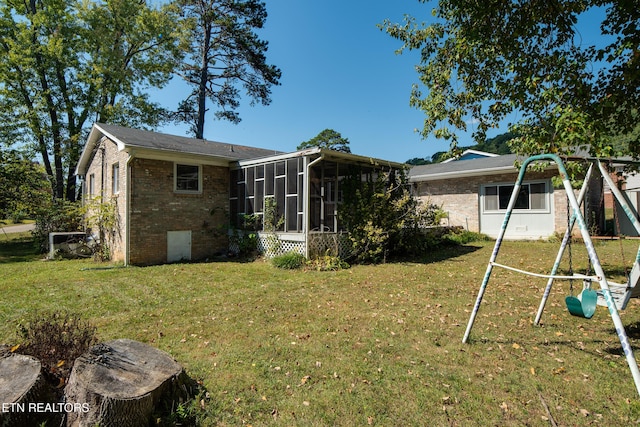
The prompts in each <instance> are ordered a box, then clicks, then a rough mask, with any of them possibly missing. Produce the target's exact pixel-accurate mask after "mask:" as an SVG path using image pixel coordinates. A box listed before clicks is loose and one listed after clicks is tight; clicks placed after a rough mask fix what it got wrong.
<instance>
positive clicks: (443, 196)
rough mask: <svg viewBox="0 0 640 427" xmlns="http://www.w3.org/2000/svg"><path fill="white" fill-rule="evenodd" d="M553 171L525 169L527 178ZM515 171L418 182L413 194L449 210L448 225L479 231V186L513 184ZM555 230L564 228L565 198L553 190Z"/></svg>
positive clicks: (550, 173)
mask: <svg viewBox="0 0 640 427" xmlns="http://www.w3.org/2000/svg"><path fill="white" fill-rule="evenodd" d="M554 175H555V173H554V172H528V173H527V175H526V180H527V181H530V180H537V179H545V178H549V177H552V176H554ZM517 177H518V174H517V173H505V174H499V175H487V176H474V177H464V178H457V179H443V180H437V181H423V182H417V183H415V185H414V190H415V194H416V196H417V197H418V198H419V199H420V200H422V201H423V202H426V203H434V204H436V205H439V206H442V209H443V210H444V211H446V212H448V213H449V224H450V225H452V226H461V227H464V228H465V229H468V230H469V231H476V232H477V231H480V210H479V207H478V203H479V201H480V186H482V185H485V184H504V183H515V181H516V179H517ZM553 203H554V207H555V208H554V209H555V213H556V214H555V217H554V222H555V228H556V231H559V232H564V230H566V221H567V220H566V214H564V213H563V212H565V209H566V197H565V195H564V191H563V190H561V191H554V192H553Z"/></svg>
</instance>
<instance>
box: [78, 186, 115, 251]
mask: <svg viewBox="0 0 640 427" xmlns="http://www.w3.org/2000/svg"><path fill="white" fill-rule="evenodd" d="M116 201H117V198H113V199H112V200H103V199H102V197H100V196H98V197H95V198H93V199H91V200H89V201H88V202H87V204H86V205H85V206H84V207H83V210H84V220H85V225H86V226H87V228H88V229H93V228H96V229H97V230H98V245H97V247H95V248H93V251H94V258H95V259H96V261H108V260H110V259H111V246H110V243H111V242H113V241H114V239H115V238H116V236H117V234H118V229H119V227H120V215H119V214H118V206H117V204H116Z"/></svg>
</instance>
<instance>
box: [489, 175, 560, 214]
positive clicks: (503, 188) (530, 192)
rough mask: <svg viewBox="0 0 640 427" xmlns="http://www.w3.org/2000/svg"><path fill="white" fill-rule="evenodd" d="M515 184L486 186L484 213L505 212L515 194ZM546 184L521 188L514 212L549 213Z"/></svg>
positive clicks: (522, 186)
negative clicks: (512, 195) (512, 194)
mask: <svg viewBox="0 0 640 427" xmlns="http://www.w3.org/2000/svg"><path fill="white" fill-rule="evenodd" d="M513 187H514V186H513V184H501V185H485V186H484V189H483V196H484V197H483V198H484V202H483V207H484V211H485V212H487V211H505V210H506V209H507V207H508V206H509V199H510V198H511V193H513ZM547 194H548V193H547V183H546V182H529V183H524V184H522V185H521V186H520V193H519V194H518V198H517V199H516V203H515V205H514V207H513V209H514V210H516V209H517V210H530V211H548V210H549V201H548V196H547Z"/></svg>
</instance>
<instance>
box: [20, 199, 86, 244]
mask: <svg viewBox="0 0 640 427" xmlns="http://www.w3.org/2000/svg"><path fill="white" fill-rule="evenodd" d="M35 219H36V224H35V229H34V231H33V237H34V241H35V243H36V245H38V249H39V250H40V252H46V251H47V249H48V245H49V233H51V232H54V231H81V230H82V229H83V221H84V212H83V209H82V207H81V206H80V203H78V202H75V203H74V202H68V201H65V200H55V201H50V202H49V203H46V204H43V205H42V206H41V207H40V208H39V209H38V210H37V211H36V213H35Z"/></svg>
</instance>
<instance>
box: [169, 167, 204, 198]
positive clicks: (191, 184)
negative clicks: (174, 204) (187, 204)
mask: <svg viewBox="0 0 640 427" xmlns="http://www.w3.org/2000/svg"><path fill="white" fill-rule="evenodd" d="M201 172H202V171H201V167H200V166H198V165H181V164H178V163H176V164H175V165H174V184H175V191H176V192H179V193H200V192H201V191H202V173H201Z"/></svg>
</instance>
